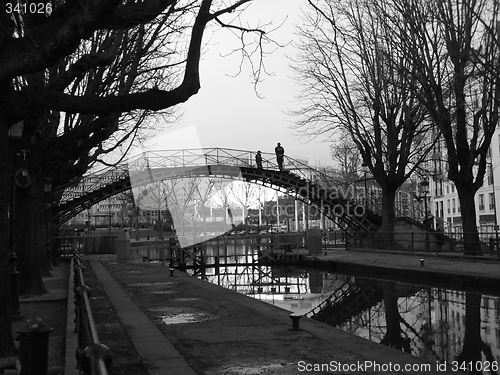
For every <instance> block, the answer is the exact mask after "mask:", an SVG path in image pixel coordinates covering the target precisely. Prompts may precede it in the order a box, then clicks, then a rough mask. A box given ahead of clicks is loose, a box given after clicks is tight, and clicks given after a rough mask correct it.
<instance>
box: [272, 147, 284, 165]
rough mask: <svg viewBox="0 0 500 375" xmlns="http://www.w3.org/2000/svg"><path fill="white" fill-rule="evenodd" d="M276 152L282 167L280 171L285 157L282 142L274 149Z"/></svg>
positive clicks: (277, 159)
mask: <svg viewBox="0 0 500 375" xmlns="http://www.w3.org/2000/svg"><path fill="white" fill-rule="evenodd" d="M274 152H275V153H276V161H277V162H278V167H279V168H280V171H282V170H283V159H284V158H285V149H284V148H283V147H281V143H279V142H278V145H277V146H276V148H275V149H274Z"/></svg>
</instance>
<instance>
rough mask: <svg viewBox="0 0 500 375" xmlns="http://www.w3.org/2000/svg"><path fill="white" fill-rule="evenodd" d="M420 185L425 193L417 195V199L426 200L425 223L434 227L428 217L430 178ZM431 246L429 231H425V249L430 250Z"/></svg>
mask: <svg viewBox="0 0 500 375" xmlns="http://www.w3.org/2000/svg"><path fill="white" fill-rule="evenodd" d="M420 187H421V188H422V193H423V195H419V196H416V197H415V199H417V200H418V201H419V202H420V201H421V200H422V199H423V200H424V210H425V212H424V221H423V223H424V224H425V225H426V226H429V227H432V226H431V225H430V224H429V221H428V218H427V194H429V180H428V179H427V178H425V179H424V180H423V181H422V182H420ZM429 248H430V243H429V231H428V230H426V231H425V249H426V250H429Z"/></svg>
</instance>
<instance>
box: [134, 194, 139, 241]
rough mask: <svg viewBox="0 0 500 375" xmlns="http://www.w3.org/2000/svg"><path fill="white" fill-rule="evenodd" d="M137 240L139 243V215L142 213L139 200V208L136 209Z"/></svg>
mask: <svg viewBox="0 0 500 375" xmlns="http://www.w3.org/2000/svg"><path fill="white" fill-rule="evenodd" d="M135 213H136V215H135V240H136V241H139V213H140V208H139V200H138V201H137V207H136V208H135Z"/></svg>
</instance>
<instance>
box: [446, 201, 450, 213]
mask: <svg viewBox="0 0 500 375" xmlns="http://www.w3.org/2000/svg"><path fill="white" fill-rule="evenodd" d="M446 211H448V213H450V200H449V199H447V200H446Z"/></svg>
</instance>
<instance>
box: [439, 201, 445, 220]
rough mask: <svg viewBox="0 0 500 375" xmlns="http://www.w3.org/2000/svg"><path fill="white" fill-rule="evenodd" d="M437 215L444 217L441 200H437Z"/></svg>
mask: <svg viewBox="0 0 500 375" xmlns="http://www.w3.org/2000/svg"><path fill="white" fill-rule="evenodd" d="M439 217H444V210H443V201H441V202H439Z"/></svg>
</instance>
